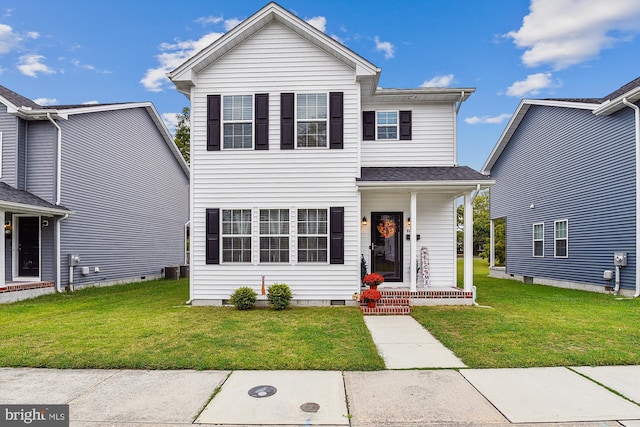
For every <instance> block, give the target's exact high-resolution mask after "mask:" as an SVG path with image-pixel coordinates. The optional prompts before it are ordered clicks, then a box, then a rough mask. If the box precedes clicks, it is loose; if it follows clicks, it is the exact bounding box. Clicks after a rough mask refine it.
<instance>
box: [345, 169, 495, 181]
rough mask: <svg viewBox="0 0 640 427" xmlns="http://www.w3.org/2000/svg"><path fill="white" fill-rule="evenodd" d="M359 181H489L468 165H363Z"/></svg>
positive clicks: (488, 178) (485, 176)
mask: <svg viewBox="0 0 640 427" xmlns="http://www.w3.org/2000/svg"><path fill="white" fill-rule="evenodd" d="M360 175H361V177H360V178H358V179H357V181H360V182H362V181H398V182H418V181H488V180H491V177H489V176H487V175H483V174H481V173H480V172H478V171H475V170H473V169H471V168H470V167H468V166H432V167H363V168H361V174H360Z"/></svg>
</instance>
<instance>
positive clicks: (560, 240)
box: [553, 219, 569, 258]
mask: <svg viewBox="0 0 640 427" xmlns="http://www.w3.org/2000/svg"><path fill="white" fill-rule="evenodd" d="M553 240H554V247H555V248H554V256H555V257H556V258H567V257H568V256H569V220H566V219H563V220H559V221H555V223H554V231H553Z"/></svg>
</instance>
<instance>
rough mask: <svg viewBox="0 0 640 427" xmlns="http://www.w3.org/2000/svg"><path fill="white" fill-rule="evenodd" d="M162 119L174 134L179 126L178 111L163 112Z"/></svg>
mask: <svg viewBox="0 0 640 427" xmlns="http://www.w3.org/2000/svg"><path fill="white" fill-rule="evenodd" d="M162 120H163V121H164V124H165V125H166V126H167V129H169V132H171V134H172V135H173V134H174V133H175V132H176V127H177V126H178V113H162Z"/></svg>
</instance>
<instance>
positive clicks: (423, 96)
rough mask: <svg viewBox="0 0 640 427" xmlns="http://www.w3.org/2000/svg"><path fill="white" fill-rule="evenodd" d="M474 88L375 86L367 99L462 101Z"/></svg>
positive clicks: (381, 100)
mask: <svg viewBox="0 0 640 427" xmlns="http://www.w3.org/2000/svg"><path fill="white" fill-rule="evenodd" d="M475 91H476V89H475V88H450V87H444V88H439V87H434V88H419V89H385V88H377V89H376V90H375V92H374V93H373V94H372V95H371V97H370V99H368V100H367V101H371V102H388V103H400V102H401V103H411V102H416V103H422V102H464V101H466V100H467V99H468V98H469V96H470V95H471V94H472V93H473V92H475Z"/></svg>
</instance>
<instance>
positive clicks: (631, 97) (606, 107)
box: [593, 87, 640, 116]
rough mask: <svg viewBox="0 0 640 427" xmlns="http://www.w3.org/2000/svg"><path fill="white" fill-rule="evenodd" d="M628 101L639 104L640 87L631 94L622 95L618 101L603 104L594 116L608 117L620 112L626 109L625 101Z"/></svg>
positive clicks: (631, 91) (630, 92) (595, 111)
mask: <svg viewBox="0 0 640 427" xmlns="http://www.w3.org/2000/svg"><path fill="white" fill-rule="evenodd" d="M625 98H626V99H627V101H629V102H634V103H635V102H637V101H638V100H640V87H637V88H635V89H632V90H630V91H629V92H627V93H625V94H622V95H620V96H619V97H617V98H616V99H613V100H611V101H606V102H603V103H602V104H601V105H600V106H598V108H597V109H595V110H594V111H593V114H595V115H596V116H608V115H609V114H613V113H615V112H616V111H618V110H621V109H623V108H625V105H624V103H623V102H622V100H623V99H625Z"/></svg>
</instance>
